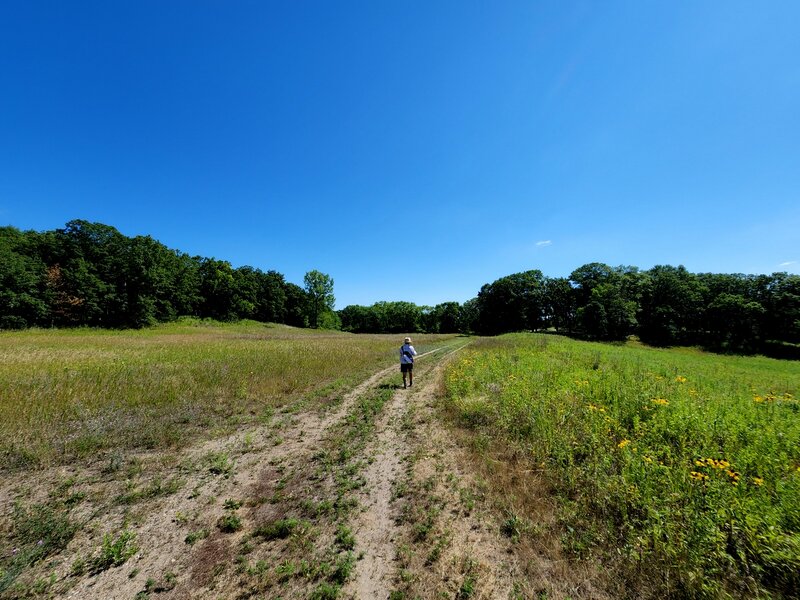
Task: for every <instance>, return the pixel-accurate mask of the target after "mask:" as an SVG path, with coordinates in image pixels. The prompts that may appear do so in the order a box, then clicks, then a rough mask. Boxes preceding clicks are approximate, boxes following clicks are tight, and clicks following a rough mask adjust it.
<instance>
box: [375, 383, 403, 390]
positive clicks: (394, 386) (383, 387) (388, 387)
mask: <svg viewBox="0 0 800 600" xmlns="http://www.w3.org/2000/svg"><path fill="white" fill-rule="evenodd" d="M378 389H379V390H399V389H402V388H401V386H400V384H399V383H382V384H380V385H379V386H378Z"/></svg>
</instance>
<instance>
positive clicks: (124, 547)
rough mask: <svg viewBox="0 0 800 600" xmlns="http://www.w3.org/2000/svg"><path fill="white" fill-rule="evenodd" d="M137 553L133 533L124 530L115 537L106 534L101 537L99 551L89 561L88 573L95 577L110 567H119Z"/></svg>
mask: <svg viewBox="0 0 800 600" xmlns="http://www.w3.org/2000/svg"><path fill="white" fill-rule="evenodd" d="M138 551H139V548H138V546H136V534H135V533H134V532H132V531H129V530H127V529H125V530H123V531H121V532H120V534H119V535H118V536H117V537H113V536H112V535H111V534H110V533H107V534H105V535H104V536H103V545H102V546H101V548H100V551H99V552H98V554H97V555H96V556H94V557H93V558H92V559H91V560H90V561H89V571H90V573H92V574H93V575H96V574H97V573H101V572H102V571H105V570H107V569H110V568H111V567H119V566H120V565H122V564H124V563H125V561H127V560H128V559H129V558H130V557H131V556H133V555H134V554H136V553H137V552H138Z"/></svg>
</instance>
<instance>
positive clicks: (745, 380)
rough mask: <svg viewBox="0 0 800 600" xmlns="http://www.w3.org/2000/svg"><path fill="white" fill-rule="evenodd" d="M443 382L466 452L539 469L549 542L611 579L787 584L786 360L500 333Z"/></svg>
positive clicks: (798, 418) (629, 587)
mask: <svg viewBox="0 0 800 600" xmlns="http://www.w3.org/2000/svg"><path fill="white" fill-rule="evenodd" d="M446 387H447V400H446V402H447V406H448V408H449V410H450V412H451V414H452V415H454V417H455V418H456V419H457V420H458V422H459V423H460V424H461V425H462V426H464V427H465V428H466V429H467V430H468V431H469V436H470V437H471V439H472V441H473V445H474V447H475V448H476V449H477V450H478V452H479V453H480V452H481V451H484V452H486V453H488V452H489V450H488V449H489V448H490V447H491V446H497V445H498V444H499V445H503V446H506V447H513V448H514V449H515V450H516V451H518V452H520V453H521V454H523V455H524V456H525V457H526V459H527V460H528V461H529V463H530V470H529V472H531V473H537V474H541V475H542V476H543V477H544V478H545V481H546V482H547V485H548V486H549V487H550V489H551V491H552V493H553V494H555V496H556V497H557V506H558V508H557V512H558V522H557V524H556V525H555V527H556V528H557V530H558V534H559V535H560V536H561V540H562V545H563V547H564V548H565V549H566V550H567V551H568V553H569V555H571V556H573V557H579V558H587V559H591V560H597V561H598V562H600V563H601V564H603V565H604V567H605V569H606V570H607V571H608V572H610V574H611V575H610V579H611V580H612V584H611V588H612V589H616V595H618V596H620V597H648V596H649V597H657V596H663V595H667V596H669V597H691V598H702V597H709V598H720V597H777V598H780V597H797V594H798V589H800V403H799V402H798V398H797V395H798V392H800V364H798V362H796V361H777V360H773V359H767V358H762V357H732V356H721V355H713V354H708V353H703V352H700V351H697V350H693V349H654V348H649V347H645V346H641V345H639V344H637V343H631V342H629V343H627V344H616V345H614V344H599V343H589V342H580V341H575V340H569V339H566V338H562V337H558V336H550V335H544V334H510V335H505V336H501V337H499V338H486V339H482V340H478V341H477V342H476V343H475V344H473V345H471V346H470V347H469V348H467V349H465V350H464V351H463V352H462V353H461V354H460V355H459V358H458V359H457V360H455V361H453V363H451V365H450V367H449V368H448V371H447V373H446ZM495 468H497V467H495ZM490 483H491V482H490ZM517 517H519V518H523V519H524V518H525V517H526V515H519V516H518V515H513V518H514V519H517ZM527 517H530V515H527Z"/></svg>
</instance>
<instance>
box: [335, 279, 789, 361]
mask: <svg viewBox="0 0 800 600" xmlns="http://www.w3.org/2000/svg"><path fill="white" fill-rule="evenodd" d="M339 315H340V318H341V322H342V327H343V328H344V329H346V330H348V331H354V332H401V331H426V332H441V333H449V332H456V331H458V332H463V333H478V334H482V335H498V334H501V333H508V332H512V331H547V330H549V331H555V332H558V333H564V334H567V335H571V336H576V337H581V338H585V339H593V340H603V341H614V340H624V339H626V338H627V337H628V336H631V335H637V336H638V337H639V338H640V339H641V340H642V341H644V342H646V343H648V344H651V345H654V346H686V345H691V346H694V345H699V346H704V347H706V348H708V349H712V350H716V351H727V352H738V353H741V352H744V353H750V352H762V353H765V354H770V355H773V356H781V357H795V358H800V276H797V275H789V274H787V273H773V274H772V275H742V274H715V273H690V272H689V271H687V270H686V269H685V268H684V267H682V266H679V267H673V266H669V265H659V266H656V267H653V268H652V269H649V270H647V271H642V270H639V269H638V268H637V267H626V266H620V267H610V266H608V265H606V264H603V263H590V264H586V265H583V266H581V267H579V268H578V269H575V270H574V271H573V272H572V273H571V274H570V275H569V277H546V276H544V275H543V274H542V272H541V271H539V270H531V271H525V272H522V273H514V274H512V275H507V276H505V277H501V278H500V279H497V280H496V281H494V282H492V283H487V284H485V285H484V286H482V287H481V289H480V291H479V292H478V295H477V297H476V298H473V299H472V300H469V301H467V302H465V303H464V304H458V303H455V302H447V303H444V304H440V305H437V306H436V307H433V308H430V307H424V306H423V307H418V306H415V305H413V304H411V303H408V302H378V303H376V304H374V305H372V306H369V307H367V306H348V307H346V308H344V309H343V310H341V311H340V312H339Z"/></svg>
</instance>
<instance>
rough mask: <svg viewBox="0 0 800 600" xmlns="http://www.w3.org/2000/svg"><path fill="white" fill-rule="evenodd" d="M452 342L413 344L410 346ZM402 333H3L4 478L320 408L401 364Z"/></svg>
mask: <svg viewBox="0 0 800 600" xmlns="http://www.w3.org/2000/svg"><path fill="white" fill-rule="evenodd" d="M447 337H452V336H416V337H415V342H416V343H417V349H418V351H420V352H424V351H425V350H426V349H427V348H428V344H431V343H434V342H435V341H436V340H441V339H445V338H447ZM401 343H402V336H390V335H370V336H363V335H361V336H357V335H352V334H346V333H340V332H321V331H312V330H304V329H296V328H293V327H288V326H284V325H266V324H263V323H258V322H254V321H242V322H239V323H236V324H221V323H217V322H213V321H200V320H193V319H184V320H181V321H178V322H176V323H170V324H165V325H160V326H156V327H152V328H147V329H141V330H118V331H114V330H98V329H89V328H81V329H57V330H56V329H30V330H27V331H23V332H0V457H1V458H2V467H0V469H2V470H15V469H27V468H35V467H38V466H42V465H46V464H58V463H67V462H69V461H72V460H75V459H81V458H83V457H87V456H93V455H95V454H96V453H98V452H104V451H108V450H113V449H117V448H123V449H126V450H128V449H144V448H174V447H180V446H182V445H185V444H186V443H188V442H189V441H191V440H192V439H194V438H195V437H196V436H197V435H198V434H200V433H202V434H203V435H214V434H223V433H225V432H230V431H231V430H232V429H234V428H235V427H237V426H239V425H241V424H243V423H246V422H257V421H258V420H259V419H268V418H269V415H270V414H271V413H272V411H274V410H275V409H276V408H278V407H280V406H283V405H285V404H287V403H290V402H303V401H315V402H319V403H324V402H326V401H329V400H332V399H333V398H335V396H336V395H337V393H338V392H339V391H340V390H343V389H345V388H346V387H347V386H350V385H353V384H354V383H356V382H357V381H359V380H360V379H363V378H365V377H366V376H368V375H369V374H371V373H373V372H374V371H375V370H377V369H379V368H381V367H385V366H388V365H390V364H392V363H393V362H396V361H397V356H396V353H397V348H398V347H399V345H400V344H401Z"/></svg>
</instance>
